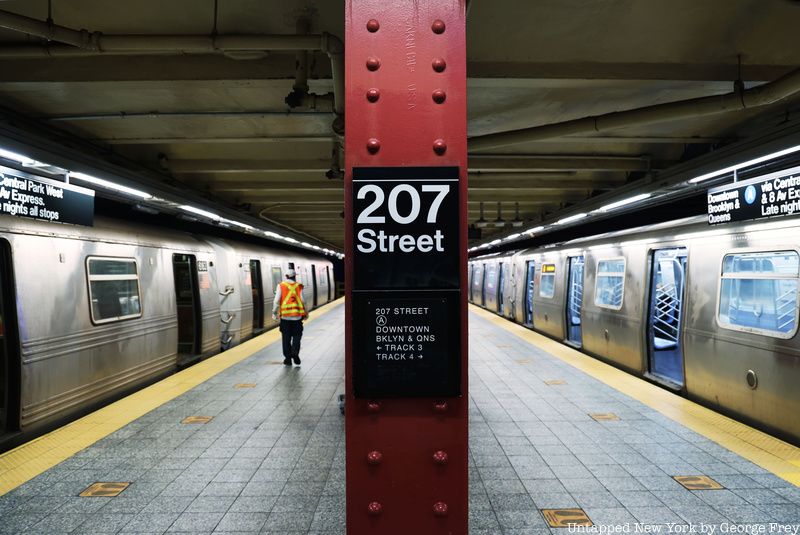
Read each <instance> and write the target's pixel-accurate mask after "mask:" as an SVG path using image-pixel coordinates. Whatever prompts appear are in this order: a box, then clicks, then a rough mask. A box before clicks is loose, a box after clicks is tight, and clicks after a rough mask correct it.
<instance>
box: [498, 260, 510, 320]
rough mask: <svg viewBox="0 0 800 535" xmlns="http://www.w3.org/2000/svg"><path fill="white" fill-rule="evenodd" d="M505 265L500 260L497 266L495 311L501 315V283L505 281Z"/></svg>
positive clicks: (502, 307) (502, 308)
mask: <svg viewBox="0 0 800 535" xmlns="http://www.w3.org/2000/svg"><path fill="white" fill-rule="evenodd" d="M506 266H508V264H507V263H505V262H500V265H498V266H497V272H498V274H497V313H498V314H500V315H501V316H502V315H503V310H504V308H505V307H504V306H503V297H504V296H503V293H504V292H503V284H505V282H506Z"/></svg>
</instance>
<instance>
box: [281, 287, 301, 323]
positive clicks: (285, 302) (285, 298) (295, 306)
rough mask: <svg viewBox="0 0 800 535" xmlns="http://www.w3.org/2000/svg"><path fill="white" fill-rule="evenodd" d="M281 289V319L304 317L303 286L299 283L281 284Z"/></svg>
mask: <svg viewBox="0 0 800 535" xmlns="http://www.w3.org/2000/svg"><path fill="white" fill-rule="evenodd" d="M280 288H281V317H282V318H288V317H292V316H295V317H296V316H305V315H306V308H305V306H303V298H302V297H301V293H302V292H303V285H302V284H300V283H299V282H286V281H284V282H282V283H281V284H280Z"/></svg>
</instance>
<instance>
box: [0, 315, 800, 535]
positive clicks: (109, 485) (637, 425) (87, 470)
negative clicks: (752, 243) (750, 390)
mask: <svg viewBox="0 0 800 535" xmlns="http://www.w3.org/2000/svg"><path fill="white" fill-rule="evenodd" d="M470 310H471V313H470V395H471V403H470V454H471V458H470V534H471V535H489V534H491V535H497V534H508V535H523V534H539V533H542V534H543V533H548V532H552V533H554V534H559V533H560V534H564V533H568V532H574V531H576V530H578V529H580V530H587V531H590V532H591V531H596V532H601V531H603V532H606V531H611V532H623V533H627V532H630V533H637V532H638V533H644V532H646V531H645V530H649V531H647V532H650V533H654V532H659V533H707V534H712V535H716V533H729V532H730V533H745V532H747V533H793V534H797V533H798V528H800V488H798V487H797V486H796V485H797V484H800V479H798V476H799V473H800V450H798V448H795V447H793V446H791V445H789V444H786V443H784V442H781V441H778V440H775V439H772V438H770V437H768V436H766V435H763V434H762V433H759V432H758V431H754V430H752V429H750V428H747V427H746V426H743V425H742V424H739V423H736V422H733V421H732V420H729V419H727V418H725V417H722V416H720V415H717V414H715V413H713V412H711V411H708V410H706V409H703V408H702V407H699V406H697V405H696V404H694V403H692V402H689V401H687V400H685V399H682V398H680V397H677V396H674V395H673V394H671V393H669V392H666V391H664V390H662V389H660V388H658V387H655V386H653V385H649V384H647V383H645V382H643V381H640V380H638V379H636V378H633V377H631V376H629V375H627V374H624V373H622V372H620V371H618V370H615V369H613V368H611V367H609V366H607V365H605V364H603V363H600V362H598V361H595V360H594V359H590V358H589V357H585V356H583V355H581V354H580V353H578V352H577V351H574V350H572V349H569V348H566V347H564V346H561V345H559V344H557V343H556V342H554V341H551V340H548V339H546V338H543V337H541V336H539V335H537V334H535V333H533V332H531V331H528V330H526V329H523V328H522V327H519V326H515V325H513V324H511V323H509V322H507V321H505V320H502V319H501V318H498V317H496V316H493V315H491V314H489V313H488V312H485V311H482V310H480V309H477V308H475V307H471V309H470ZM343 321H344V307H343V306H342V302H341V301H339V302H336V303H333V304H332V305H328V306H326V307H324V308H323V309H322V310H320V311H319V312H316V313H315V316H314V317H313V318H312V321H310V322H309V323H308V324H307V327H306V330H305V333H304V337H303V348H302V352H301V357H302V359H303V362H302V365H301V366H299V367H291V368H290V367H286V366H283V364H282V356H281V354H280V353H281V349H280V343H279V335H278V334H277V333H276V332H270V333H267V334H265V335H263V336H261V337H259V338H258V339H255V340H253V341H250V342H247V343H245V344H243V345H242V346H239V347H237V348H234V349H232V350H230V351H228V352H226V353H223V354H221V355H219V356H218V357H214V358H212V359H209V360H208V361H205V362H203V363H200V364H199V365H197V366H193V367H191V368H188V369H186V370H183V371H181V372H179V373H178V374H176V375H174V376H172V377H170V378H168V379H165V380H164V381H162V382H160V383H158V384H156V385H153V386H151V387H148V388H147V389H144V390H142V391H140V392H138V393H136V394H134V395H133V396H130V398H126V399H124V400H121V401H119V402H117V403H114V404H112V405H110V406H108V407H106V408H104V409H102V410H101V411H98V413H96V414H95V415H89V416H87V417H86V418H84V419H82V420H79V421H77V422H75V423H74V424H71V425H70V426H66V427H65V428H63V429H60V430H58V431H55V432H53V433H51V434H49V435H46V436H45V437H42V438H41V439H38V440H36V441H33V442H32V443H30V444H28V445H25V446H21V447H20V448H18V449H16V450H12V451H11V452H8V453H6V454H4V455H2V456H0V485H3V486H2V487H0V492H3V493H4V494H3V495H2V496H0V532H2V533H47V534H60V533H87V534H88V533H91V534H100V533H126V534H131V533H268V534H275V535H278V534H280V535H300V534H303V535H312V534H313V535H334V534H336V535H342V534H344V531H345V519H344V505H345V496H344V492H345V490H344V489H345V485H344V451H345V450H344V417H343V416H342V415H341V414H340V411H339V407H338V402H337V396H338V394H340V393H341V392H342V391H343V382H344V379H343V376H344V340H343V334H342V332H343V330H342V323H343ZM276 342H278V343H276ZM98 414H102V415H103V417H102V418H100V416H98ZM82 441H83V442H82ZM48 444H49V446H48ZM37 456H38V457H37ZM37 459H39V460H38V461H37ZM37 474H38V475H37ZM681 476H684V477H685V479H683V480H682V481H683V484H682V483H681V482H679V479H680V478H681ZM95 483H106V485H104V486H99V487H97V488H95V489H94V490H92V489H91V486H92V485H93V484H95ZM114 484H117V485H114ZM687 487H688V488H687ZM691 488H693V489H698V490H690V489H691ZM568 524H572V525H573V527H572V528H567V525H568ZM590 524H591V526H590ZM576 525H582V526H583V527H580V528H576V527H575V526H576ZM554 526H560V527H554ZM745 530H748V531H745Z"/></svg>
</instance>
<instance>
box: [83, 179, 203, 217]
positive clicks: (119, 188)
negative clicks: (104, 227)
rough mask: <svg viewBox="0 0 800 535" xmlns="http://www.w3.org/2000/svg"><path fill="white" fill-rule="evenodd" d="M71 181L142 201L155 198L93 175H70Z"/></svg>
mask: <svg viewBox="0 0 800 535" xmlns="http://www.w3.org/2000/svg"><path fill="white" fill-rule="evenodd" d="M69 179H70V181H72V180H73V179H78V180H80V181H82V182H88V183H89V184H94V185H96V186H100V187H103V188H106V189H113V190H115V191H119V192H120V193H126V194H128V195H131V196H133V197H139V198H141V199H152V198H153V196H152V195H150V194H149V193H146V192H144V191H141V190H138V189H133V188H129V187H128V186H122V185H120V184H115V183H114V182H109V181H108V180H103V179H102V178H97V177H94V176H92V175H87V174H85V173H73V172H70V173H69ZM189 211H191V210H189Z"/></svg>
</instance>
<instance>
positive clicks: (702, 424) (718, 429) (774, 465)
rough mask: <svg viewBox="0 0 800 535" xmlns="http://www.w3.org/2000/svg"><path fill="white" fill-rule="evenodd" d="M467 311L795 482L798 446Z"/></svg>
mask: <svg viewBox="0 0 800 535" xmlns="http://www.w3.org/2000/svg"><path fill="white" fill-rule="evenodd" d="M471 311H472V312H474V313H475V314H477V315H478V316H480V317H482V318H484V319H487V320H489V321H491V322H492V323H493V324H495V325H497V326H498V327H502V328H503V329H505V330H506V331H508V332H510V333H512V334H514V335H516V336H518V337H519V338H522V339H523V340H525V341H526V342H530V343H531V344H533V345H535V346H537V347H540V348H541V349H543V350H545V351H547V352H548V353H550V354H551V355H553V356H554V357H556V358H558V359H560V360H562V361H564V362H566V363H567V364H569V365H570V366H573V367H574V368H577V369H579V370H581V371H582V372H584V373H586V374H588V375H590V376H592V377H594V378H595V379H598V380H599V381H602V382H603V383H605V384H607V385H608V386H610V387H612V388H614V389H616V390H618V391H620V392H622V393H623V394H626V395H628V396H630V397H632V398H633V399H635V400H637V401H639V402H641V403H644V404H645V405H647V406H648V407H650V408H652V409H655V410H656V411H658V412H660V413H661V414H663V415H664V416H666V417H668V418H670V419H672V420H674V421H676V422H678V423H679V424H682V425H684V426H686V427H688V428H689V429H691V430H692V431H694V432H696V433H699V434H700V435H703V436H704V437H706V438H708V439H710V440H713V441H714V442H716V443H717V444H719V445H720V446H722V447H724V448H727V449H729V450H730V451H732V452H734V453H736V454H737V455H739V456H741V457H743V458H745V459H747V460H749V461H751V462H753V463H755V464H757V465H758V466H760V467H762V468H764V469H765V470H769V471H770V472H772V473H773V474H775V475H776V476H778V477H780V478H782V479H785V480H786V481H788V482H790V483H792V484H793V485H796V486H800V448H797V447H795V446H792V445H791V444H789V443H787V442H784V441H783V440H780V439H777V438H775V437H773V436H770V435H768V434H766V433H763V432H761V431H758V430H757V429H753V428H752V427H749V426H747V425H745V424H743V423H741V422H737V421H736V420H733V419H731V418H728V417H727V416H723V415H722V414H719V413H717V412H714V411H712V410H711V409H707V408H706V407H703V406H702V405H699V404H697V403H695V402H693V401H690V400H688V399H686V398H684V397H681V396H678V395H676V394H674V393H672V392H670V391H668V390H665V389H663V388H661V387H658V386H656V385H654V384H651V383H648V382H647V381H644V380H642V379H640V378H638V377H636V376H634V375H631V374H629V373H626V372H623V371H622V370H619V369H617V368H615V367H613V366H611V365H609V364H606V363H604V362H601V361H600V360H597V359H595V358H592V357H589V356H588V355H584V354H583V353H581V352H580V351H577V350H575V349H572V348H571V347H569V346H566V345H564V344H561V343H559V342H556V341H555V340H552V339H550V338H547V337H546V336H543V335H541V334H539V333H536V332H534V331H532V330H530V329H527V328H525V327H522V326H521V325H518V324H516V323H513V322H511V321H509V320H507V319H504V318H501V317H500V316H497V315H496V314H493V313H491V312H489V311H487V310H484V309H482V308H479V307H477V306H475V305H472V306H471Z"/></svg>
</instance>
